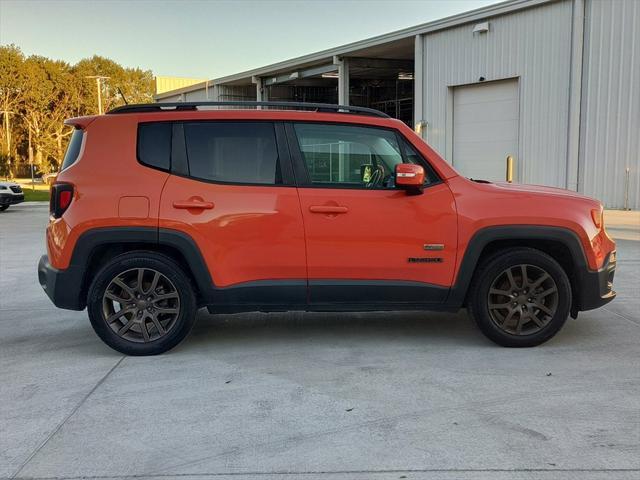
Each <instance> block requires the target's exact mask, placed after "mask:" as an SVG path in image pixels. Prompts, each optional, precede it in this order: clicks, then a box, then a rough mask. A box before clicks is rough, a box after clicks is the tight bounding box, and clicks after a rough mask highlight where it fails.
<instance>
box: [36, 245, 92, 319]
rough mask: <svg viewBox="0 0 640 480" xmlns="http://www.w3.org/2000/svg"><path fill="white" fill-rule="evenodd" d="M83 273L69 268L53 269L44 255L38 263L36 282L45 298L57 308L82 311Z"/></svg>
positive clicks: (71, 267) (83, 305) (84, 303)
mask: <svg viewBox="0 0 640 480" xmlns="http://www.w3.org/2000/svg"><path fill="white" fill-rule="evenodd" d="M82 275H83V273H82V272H80V271H78V270H77V269H75V268H74V267H73V266H69V268H67V269H66V270H58V269H56V268H53V267H52V266H51V264H50V263H49V258H48V257H47V256H46V255H43V256H42V257H40V261H39V262H38V281H39V282H40V285H41V286H42V288H43V290H44V291H45V293H46V294H47V296H48V297H49V298H50V299H51V301H52V302H53V304H54V305H55V306H56V307H58V308H65V309H67V310H84V307H85V306H86V302H85V299H84V297H83V295H82V294H81V293H82V292H81V291H80V289H81V288H82Z"/></svg>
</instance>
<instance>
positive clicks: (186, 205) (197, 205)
mask: <svg viewBox="0 0 640 480" xmlns="http://www.w3.org/2000/svg"><path fill="white" fill-rule="evenodd" d="M173 208H179V209H182V210H188V209H196V210H211V209H212V208H213V203H212V202H201V201H198V200H189V201H186V202H173Z"/></svg>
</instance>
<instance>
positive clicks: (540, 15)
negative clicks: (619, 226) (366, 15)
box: [156, 0, 640, 209]
mask: <svg viewBox="0 0 640 480" xmlns="http://www.w3.org/2000/svg"><path fill="white" fill-rule="evenodd" d="M156 100H157V101H158V102H176V101H199V100H291V101H307V102H328V103H340V104H345V105H346V104H348V105H358V106H366V107H373V108H377V109H379V110H382V111H385V112H386V113H388V114H390V115H392V116H395V117H397V118H400V119H401V120H403V121H404V122H406V123H407V124H409V125H410V126H412V127H413V128H414V129H415V130H416V132H418V133H419V134H420V135H422V137H423V138H424V139H425V140H426V141H427V142H428V143H429V144H430V145H431V146H432V147H434V148H435V149H436V150H438V152H440V154H441V155H442V156H443V157H444V158H445V159H447V161H449V162H450V163H451V164H452V165H453V166H454V167H455V168H456V169H457V170H458V171H459V172H461V173H462V174H463V175H466V176H469V177H473V178H484V179H489V180H504V178H505V170H506V167H505V164H506V157H507V156H509V155H511V156H513V157H514V159H515V176H514V180H515V181H518V182H521V183H534V184H542V185H550V186H556V187H563V188H568V189H571V190H577V191H579V192H583V193H585V194H586V195H589V196H593V197H596V198H599V199H601V200H602V201H603V202H604V203H605V205H606V206H607V207H610V208H625V207H628V208H633V209H638V208H640V169H639V167H640V0H510V1H507V2H503V3H499V4H496V5H492V6H489V7H486V8H481V9H478V10H473V11H470V12H466V13H463V14H460V15H456V16H453V17H449V18H445V19H442V20H438V21H434V22H430V23H426V24H423V25H418V26H415V27H411V28H407V29H404V30H400V31H397V32H393V33H388V34H385V35H380V36H378V37H374V38H370V39H367V40H363V41H359V42H355V43H352V44H349V45H344V46H341V47H337V48H332V49H329V50H325V51H322V52H318V53H314V54H311V55H306V56H303V57H299V58H295V59H292V60H287V61H284V62H280V63H276V64H273V65H269V66H265V67H262V68H257V69H254V70H250V71H247V72H242V73H238V74H235V75H230V76H227V77H223V78H217V79H213V80H210V81H207V82H202V83H198V84H196V85H193V86H189V87H185V88H181V89H178V90H173V91H170V92H166V93H162V94H159V95H157V96H156Z"/></svg>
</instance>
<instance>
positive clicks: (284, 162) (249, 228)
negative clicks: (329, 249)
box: [159, 121, 307, 310]
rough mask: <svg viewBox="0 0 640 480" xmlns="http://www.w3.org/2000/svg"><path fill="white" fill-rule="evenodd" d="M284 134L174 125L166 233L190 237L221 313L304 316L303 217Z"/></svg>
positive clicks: (228, 125) (242, 125)
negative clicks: (296, 312)
mask: <svg viewBox="0 0 640 480" xmlns="http://www.w3.org/2000/svg"><path fill="white" fill-rule="evenodd" d="M286 143H287V141H286V138H285V136H284V128H283V126H282V125H281V124H274V123H272V122H237V121H234V122H231V121H193V122H182V123H179V124H176V125H174V133H173V149H172V150H173V153H172V154H173V157H172V167H173V170H174V173H176V172H175V170H176V169H179V168H181V167H180V166H181V165H184V166H183V167H182V168H183V169H184V171H183V172H182V173H181V174H180V175H175V174H174V175H171V176H170V177H169V178H168V179H167V182H166V184H165V187H164V190H163V192H162V200H161V205H160V225H159V226H160V229H161V231H160V232H161V233H160V234H161V236H162V229H172V230H178V231H180V232H184V233H186V234H188V235H189V236H190V237H191V238H192V239H193V240H194V241H195V243H196V244H197V246H198V248H199V250H200V252H201V253H202V256H203V257H204V260H205V263H206V264H207V267H208V269H209V272H210V274H211V277H212V282H213V286H214V288H213V289H212V293H211V296H210V298H208V299H206V300H207V302H208V303H210V304H213V305H216V306H218V307H219V308H223V307H226V308H231V309H233V308H235V307H238V309H239V310H242V309H243V308H242V307H243V306H244V307H245V308H244V309H246V306H247V305H249V304H250V305H252V306H255V307H256V308H258V309H262V308H265V309H274V308H277V307H278V306H283V307H286V308H303V307H304V305H305V304H306V294H307V283H306V277H307V274H306V259H305V244H304V231H303V226H302V215H301V213H300V204H299V200H298V195H297V193H296V188H295V186H294V185H293V180H292V178H293V177H292V175H291V166H290V163H289V158H288V151H287V148H286Z"/></svg>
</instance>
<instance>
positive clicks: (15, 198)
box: [0, 193, 24, 205]
mask: <svg viewBox="0 0 640 480" xmlns="http://www.w3.org/2000/svg"><path fill="white" fill-rule="evenodd" d="M22 202H24V194H23V193H20V194H13V193H0V205H15V204H16V203H22Z"/></svg>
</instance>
